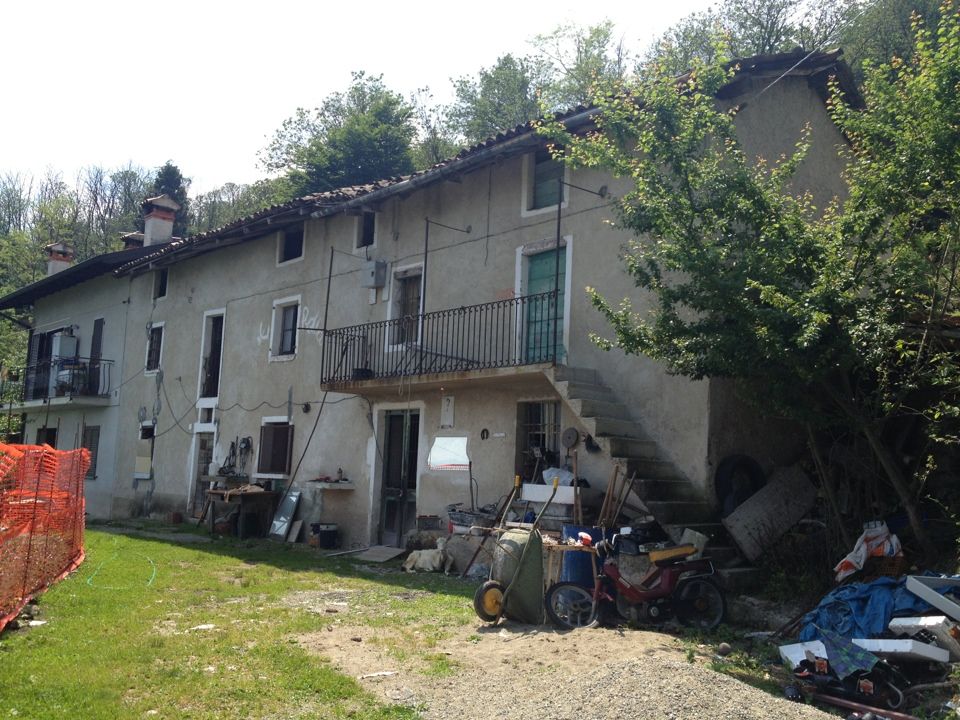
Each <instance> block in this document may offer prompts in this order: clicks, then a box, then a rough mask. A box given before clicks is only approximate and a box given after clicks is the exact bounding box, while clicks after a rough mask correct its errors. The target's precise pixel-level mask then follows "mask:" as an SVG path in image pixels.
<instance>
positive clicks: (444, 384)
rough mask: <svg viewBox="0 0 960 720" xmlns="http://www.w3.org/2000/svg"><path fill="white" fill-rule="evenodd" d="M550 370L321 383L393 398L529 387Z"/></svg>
mask: <svg viewBox="0 0 960 720" xmlns="http://www.w3.org/2000/svg"><path fill="white" fill-rule="evenodd" d="M552 367H553V363H549V362H546V363H537V364H534V365H518V366H511V367H502V368H487V369H484V370H464V371H458V372H448V373H433V374H424V375H397V376H394V377H385V378H375V379H372V380H345V381H343V382H330V383H324V384H323V385H321V387H322V388H323V389H324V390H329V391H330V392H338V393H350V394H354V395H362V396H364V397H366V396H371V397H373V396H378V395H396V393H397V388H398V387H401V386H403V387H404V388H407V387H409V388H410V389H411V390H412V391H413V392H422V391H428V390H440V389H443V390H452V389H456V388H464V387H471V388H474V387H479V386H481V385H493V386H497V387H504V386H511V385H529V384H530V382H531V381H532V380H535V379H536V378H537V377H543V373H544V371H546V370H549V369H550V368H552Z"/></svg>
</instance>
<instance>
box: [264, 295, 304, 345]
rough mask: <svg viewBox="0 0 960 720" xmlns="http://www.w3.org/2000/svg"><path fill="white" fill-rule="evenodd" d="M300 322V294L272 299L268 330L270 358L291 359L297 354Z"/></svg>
mask: <svg viewBox="0 0 960 720" xmlns="http://www.w3.org/2000/svg"><path fill="white" fill-rule="evenodd" d="M299 324H300V296H299V295H294V296H292V297H286V298H281V299H279V300H274V301H273V317H272V320H271V330H270V360H271V361H282V360H292V359H293V358H295V357H296V356H297V343H298V334H299V330H298V329H297V328H298V326H299Z"/></svg>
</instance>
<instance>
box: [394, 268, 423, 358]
mask: <svg viewBox="0 0 960 720" xmlns="http://www.w3.org/2000/svg"><path fill="white" fill-rule="evenodd" d="M390 285H391V287H390V319H391V320H393V321H395V322H394V323H392V325H391V328H390V344H391V345H396V346H402V345H416V344H418V343H419V342H420V329H421V328H420V325H421V319H422V317H421V316H422V313H423V265H422V264H417V265H408V266H405V267H401V268H397V269H396V270H394V271H393V275H392V276H391V280H390Z"/></svg>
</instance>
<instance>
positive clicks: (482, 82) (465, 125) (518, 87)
mask: <svg viewBox="0 0 960 720" xmlns="http://www.w3.org/2000/svg"><path fill="white" fill-rule="evenodd" d="M546 82H547V76H546V69H545V68H544V66H543V64H542V63H540V62H538V61H536V60H534V59H531V58H518V57H515V56H513V55H509V54H508V55H503V56H501V57H499V58H497V61H496V62H495V63H494V64H493V66H491V67H489V68H481V69H480V72H478V73H477V76H476V77H461V78H458V79H456V80H454V81H453V88H454V93H455V99H454V102H453V105H452V106H451V108H450V124H451V126H452V127H453V129H454V130H455V131H456V132H458V133H459V134H460V135H462V136H463V137H464V138H466V140H467V142H469V143H477V142H481V141H483V140H486V139H487V138H489V137H492V136H494V135H496V134H497V133H498V132H502V131H504V130H510V129H512V128H515V127H516V126H517V125H522V124H524V123H526V122H528V121H530V120H532V119H534V118H535V117H537V116H538V115H539V113H540V101H539V93H540V92H541V90H542V89H543V87H544V85H545V84H546Z"/></svg>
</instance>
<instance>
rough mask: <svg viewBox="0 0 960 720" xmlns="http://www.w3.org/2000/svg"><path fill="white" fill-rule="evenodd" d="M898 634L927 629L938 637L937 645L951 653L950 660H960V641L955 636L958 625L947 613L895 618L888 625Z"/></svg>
mask: <svg viewBox="0 0 960 720" xmlns="http://www.w3.org/2000/svg"><path fill="white" fill-rule="evenodd" d="M887 627H889V628H890V632H892V633H895V634H897V635H910V636H913V635H916V634H917V633H918V632H921V631H925V632H928V633H930V634H931V635H933V636H934V637H935V638H936V639H937V645H938V646H940V647H942V648H943V649H944V650H946V651H947V652H949V653H950V660H951V661H953V662H957V661H960V642H958V640H957V637H955V636H954V634H955V633H957V629H958V625H957V623H955V622H953V621H952V620H950V619H949V618H947V616H946V615H927V616H924V617H902V618H894V619H893V620H891V621H890V624H889V625H888V626H887Z"/></svg>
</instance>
